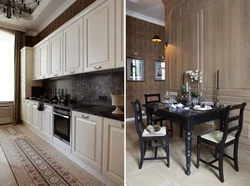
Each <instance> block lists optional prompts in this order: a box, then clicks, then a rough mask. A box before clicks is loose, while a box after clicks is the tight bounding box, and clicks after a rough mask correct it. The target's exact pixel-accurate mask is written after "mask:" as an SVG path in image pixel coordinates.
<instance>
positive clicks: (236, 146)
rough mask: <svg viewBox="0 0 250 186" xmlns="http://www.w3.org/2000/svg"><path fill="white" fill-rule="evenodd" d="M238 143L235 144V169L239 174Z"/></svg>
mask: <svg viewBox="0 0 250 186" xmlns="http://www.w3.org/2000/svg"><path fill="white" fill-rule="evenodd" d="M238 144H239V143H238V142H237V141H236V142H235V144H234V169H235V170H236V171H237V172H238V171H239V164H238Z"/></svg>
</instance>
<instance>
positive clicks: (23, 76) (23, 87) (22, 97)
mask: <svg viewBox="0 0 250 186" xmlns="http://www.w3.org/2000/svg"><path fill="white" fill-rule="evenodd" d="M25 88H26V87H25V52H24V51H22V52H21V99H25V98H26V95H25Z"/></svg>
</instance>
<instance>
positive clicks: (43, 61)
mask: <svg viewBox="0 0 250 186" xmlns="http://www.w3.org/2000/svg"><path fill="white" fill-rule="evenodd" d="M39 50H40V73H41V75H40V77H41V79H44V78H48V77H49V74H50V73H49V71H50V69H49V42H48V41H46V42H44V43H43V44H41V46H39Z"/></svg>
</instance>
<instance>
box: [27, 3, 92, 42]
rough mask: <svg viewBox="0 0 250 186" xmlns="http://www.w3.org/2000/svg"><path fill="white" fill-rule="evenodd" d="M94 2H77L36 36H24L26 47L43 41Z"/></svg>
mask: <svg viewBox="0 0 250 186" xmlns="http://www.w3.org/2000/svg"><path fill="white" fill-rule="evenodd" d="M95 1H96V0H77V1H76V2H75V3H74V4H72V5H71V6H70V7H69V8H68V9H67V10H65V11H64V12H63V13H62V14H61V15H60V16H58V17H57V18H56V19H55V20H54V21H53V22H52V23H50V24H49V25H48V26H47V27H46V28H45V29H43V30H42V31H41V32H40V33H39V34H38V35H37V36H35V37H32V36H26V46H30V47H33V46H34V45H35V44H37V43H38V42H40V41H41V40H43V39H44V38H45V37H47V36H48V35H49V34H51V33H52V32H54V31H55V30H56V29H58V28H59V27H60V26H62V25H63V24H64V23H66V22H67V21H69V20H70V19H72V18H73V17H74V16H76V15H77V14H78V13H80V12H81V11H82V10H84V9H85V8H86V7H88V6H89V5H91V4H92V3H93V2H95Z"/></svg>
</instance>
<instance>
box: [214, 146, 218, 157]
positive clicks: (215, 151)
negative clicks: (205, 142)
mask: <svg viewBox="0 0 250 186" xmlns="http://www.w3.org/2000/svg"><path fill="white" fill-rule="evenodd" d="M214 157H215V158H217V157H218V149H217V148H215V149H214Z"/></svg>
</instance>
